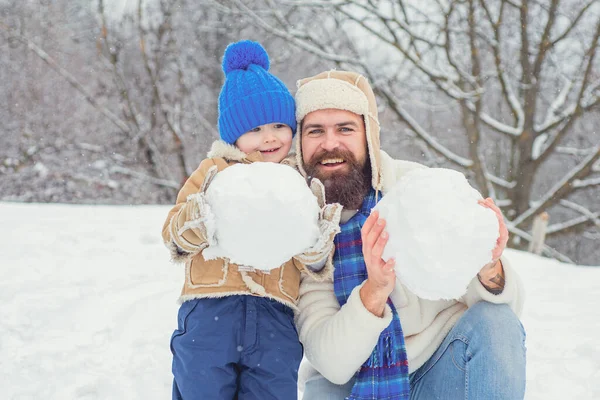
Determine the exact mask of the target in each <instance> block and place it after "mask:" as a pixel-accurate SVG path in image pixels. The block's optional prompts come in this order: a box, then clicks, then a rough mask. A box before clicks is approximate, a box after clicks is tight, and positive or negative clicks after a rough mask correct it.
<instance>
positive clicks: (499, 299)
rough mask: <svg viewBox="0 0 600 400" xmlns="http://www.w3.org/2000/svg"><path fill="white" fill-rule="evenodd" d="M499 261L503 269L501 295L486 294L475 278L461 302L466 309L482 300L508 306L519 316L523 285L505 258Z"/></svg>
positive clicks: (485, 290)
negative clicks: (464, 304) (463, 302)
mask: <svg viewBox="0 0 600 400" xmlns="http://www.w3.org/2000/svg"><path fill="white" fill-rule="evenodd" d="M500 261H502V268H503V269H504V290H502V293H500V294H497V295H496V294H493V293H490V292H488V291H487V289H486V288H485V287H484V286H483V285H482V284H481V282H479V279H478V278H477V276H475V277H474V278H473V279H472V280H471V283H470V284H469V286H468V288H467V293H466V294H465V295H464V296H463V300H464V301H465V303H466V304H467V306H468V307H471V306H472V305H473V304H475V303H477V302H479V301H482V300H483V301H487V302H490V303H494V304H509V305H510V306H511V308H513V310H514V311H515V313H516V314H517V315H519V314H520V313H521V309H522V304H523V297H524V293H523V284H522V282H521V279H520V278H519V275H518V274H517V272H516V271H515V270H514V269H513V267H512V265H511V263H510V261H509V260H508V259H507V258H506V256H504V255H503V256H502V257H500Z"/></svg>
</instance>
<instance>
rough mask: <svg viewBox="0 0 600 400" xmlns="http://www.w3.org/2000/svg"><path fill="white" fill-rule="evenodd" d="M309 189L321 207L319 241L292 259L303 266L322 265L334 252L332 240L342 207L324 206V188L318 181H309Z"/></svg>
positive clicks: (338, 229)
mask: <svg viewBox="0 0 600 400" xmlns="http://www.w3.org/2000/svg"><path fill="white" fill-rule="evenodd" d="M310 189H311V191H312V192H313V194H314V195H315V197H316V198H317V203H318V204H319V207H321V211H320V213H319V231H320V234H319V239H318V240H317V242H316V243H315V244H314V245H313V246H312V247H310V248H309V249H307V250H306V251H305V252H304V253H302V254H299V255H297V256H296V257H294V258H295V259H297V260H298V261H300V262H301V263H303V264H304V265H319V264H322V265H324V264H325V261H326V259H327V257H329V256H330V255H331V254H333V251H334V244H333V239H334V238H335V235H337V234H338V233H339V232H340V218H341V215H342V208H343V207H342V205H341V204H338V203H333V204H325V188H324V187H323V184H322V183H321V181H319V180H318V179H316V178H313V179H312V180H311V182H310Z"/></svg>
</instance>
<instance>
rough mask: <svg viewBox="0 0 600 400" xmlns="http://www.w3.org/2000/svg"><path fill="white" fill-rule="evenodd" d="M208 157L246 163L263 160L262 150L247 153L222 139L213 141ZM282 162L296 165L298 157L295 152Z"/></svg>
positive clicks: (292, 165)
mask: <svg viewBox="0 0 600 400" xmlns="http://www.w3.org/2000/svg"><path fill="white" fill-rule="evenodd" d="M207 156H208V158H215V157H216V158H224V159H226V160H229V161H236V162H241V163H245V164H250V163H253V162H258V161H263V156H262V154H261V153H260V151H255V152H252V153H250V154H246V153H244V152H243V151H241V150H240V149H238V148H237V147H235V146H234V145H232V144H229V143H226V142H224V141H222V140H216V141H215V142H213V144H212V146H211V148H210V151H209V152H208V154H207ZM281 163H282V164H286V165H289V166H291V167H294V168H295V167H296V157H295V155H294V154H290V155H288V156H287V157H286V158H285V159H283V161H281Z"/></svg>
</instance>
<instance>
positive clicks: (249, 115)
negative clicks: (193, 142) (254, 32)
mask: <svg viewBox="0 0 600 400" xmlns="http://www.w3.org/2000/svg"><path fill="white" fill-rule="evenodd" d="M269 66H270V62H269V55H268V54H267V52H266V51H265V49H264V48H263V47H262V46H261V45H260V44H259V43H257V42H251V41H249V40H242V41H241V42H236V43H232V44H230V45H229V46H227V48H226V49H225V55H224V56H223V71H224V72H225V83H224V84H223V87H222V88H221V94H220V95H219V135H220V136H221V139H222V140H223V141H225V142H227V143H229V144H234V143H235V141H236V140H237V139H238V138H239V137H240V136H242V135H243V134H244V133H246V132H248V131H249V130H251V129H254V128H256V127H257V126H260V125H265V124H272V123H275V122H281V123H283V124H286V125H288V126H289V127H290V128H292V133H294V134H295V133H296V114H295V112H296V111H295V110H296V105H295V102H294V97H293V96H292V94H291V93H290V91H289V90H288V89H287V87H286V86H285V85H284V84H283V82H281V81H280V80H279V79H278V78H276V77H275V76H274V75H271V74H270V73H269V72H267V71H268V70H269Z"/></svg>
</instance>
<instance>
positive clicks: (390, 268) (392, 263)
mask: <svg viewBox="0 0 600 400" xmlns="http://www.w3.org/2000/svg"><path fill="white" fill-rule="evenodd" d="M395 268H396V260H394V259H393V258H390V259H389V260H387V262H386V263H385V265H384V266H383V270H384V272H387V273H390V272H395Z"/></svg>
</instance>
